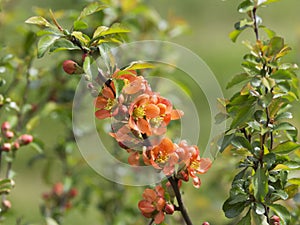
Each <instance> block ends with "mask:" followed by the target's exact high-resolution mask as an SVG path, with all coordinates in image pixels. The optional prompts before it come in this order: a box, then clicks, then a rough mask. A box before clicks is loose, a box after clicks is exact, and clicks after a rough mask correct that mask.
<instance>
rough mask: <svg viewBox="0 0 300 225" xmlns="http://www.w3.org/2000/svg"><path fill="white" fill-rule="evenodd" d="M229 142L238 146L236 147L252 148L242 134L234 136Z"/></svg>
mask: <svg viewBox="0 0 300 225" xmlns="http://www.w3.org/2000/svg"><path fill="white" fill-rule="evenodd" d="M231 144H232V145H233V146H235V147H236V148H238V149H241V148H245V149H248V150H251V149H252V146H251V144H250V143H249V141H248V140H247V139H246V138H245V137H243V136H235V137H234V138H233V139H232V141H231Z"/></svg>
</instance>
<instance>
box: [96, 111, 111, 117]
mask: <svg viewBox="0 0 300 225" xmlns="http://www.w3.org/2000/svg"><path fill="white" fill-rule="evenodd" d="M95 116H96V117H97V118H98V119H105V118H108V117H110V116H111V113H110V111H108V110H106V109H100V110H97V111H96V112H95Z"/></svg>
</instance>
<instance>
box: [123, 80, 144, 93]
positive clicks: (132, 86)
mask: <svg viewBox="0 0 300 225" xmlns="http://www.w3.org/2000/svg"><path fill="white" fill-rule="evenodd" d="M142 89H143V85H142V80H141V79H136V80H135V81H133V82H131V83H129V84H128V85H127V86H126V87H125V88H124V93H126V94H129V95H132V94H135V93H137V92H138V91H140V90H142Z"/></svg>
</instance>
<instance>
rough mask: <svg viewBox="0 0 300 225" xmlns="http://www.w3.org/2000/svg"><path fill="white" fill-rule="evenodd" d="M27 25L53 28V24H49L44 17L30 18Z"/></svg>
mask: <svg viewBox="0 0 300 225" xmlns="http://www.w3.org/2000/svg"><path fill="white" fill-rule="evenodd" d="M25 23H28V24H35V25H38V26H43V27H53V25H52V24H51V23H49V22H48V20H46V19H45V18H44V17H42V16H33V17H30V18H28V19H27V20H26V21H25Z"/></svg>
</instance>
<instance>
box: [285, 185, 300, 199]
mask: <svg viewBox="0 0 300 225" xmlns="http://www.w3.org/2000/svg"><path fill="white" fill-rule="evenodd" d="M284 191H285V192H286V193H287V194H288V196H289V197H288V199H290V198H294V197H295V195H296V194H298V193H299V185H297V184H292V185H289V186H287V187H285V188H284Z"/></svg>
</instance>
